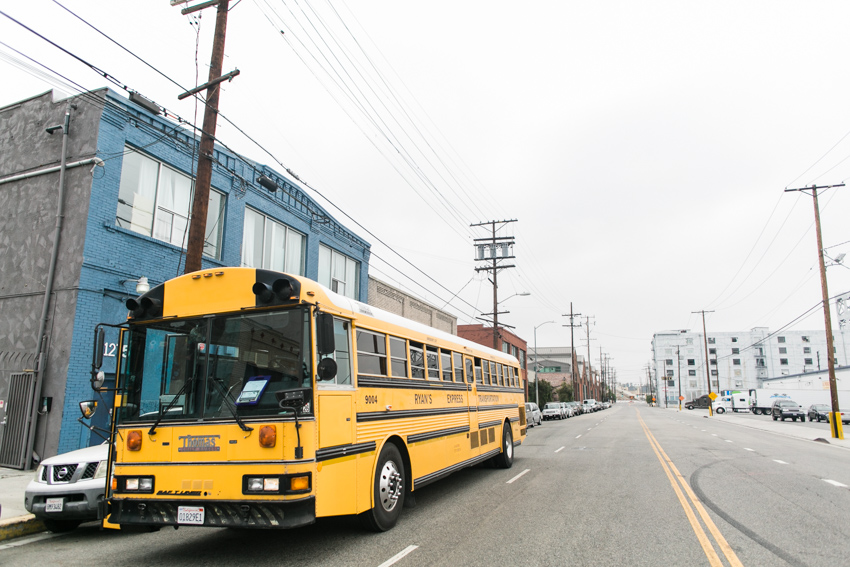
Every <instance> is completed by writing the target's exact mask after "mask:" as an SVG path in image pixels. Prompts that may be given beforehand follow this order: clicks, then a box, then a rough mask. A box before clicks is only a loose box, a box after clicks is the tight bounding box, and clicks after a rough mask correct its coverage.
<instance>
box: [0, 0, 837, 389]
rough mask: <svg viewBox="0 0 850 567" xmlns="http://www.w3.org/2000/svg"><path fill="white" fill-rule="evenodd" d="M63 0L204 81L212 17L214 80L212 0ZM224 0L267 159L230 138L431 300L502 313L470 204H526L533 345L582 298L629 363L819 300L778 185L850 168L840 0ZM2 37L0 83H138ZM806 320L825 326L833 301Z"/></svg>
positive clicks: (809, 258)
mask: <svg viewBox="0 0 850 567" xmlns="http://www.w3.org/2000/svg"><path fill="white" fill-rule="evenodd" d="M62 4H63V5H64V6H66V7H67V8H68V9H70V10H71V11H73V12H74V13H76V14H77V15H78V16H80V17H81V18H82V19H84V20H85V21H87V22H88V23H90V24H91V25H92V26H94V27H96V28H97V29H99V30H100V31H101V32H103V33H104V34H106V35H108V36H110V37H111V38H112V39H114V40H116V41H117V42H118V43H120V44H122V45H123V46H124V47H126V48H127V49H129V50H130V51H132V52H133V53H134V54H135V55H137V56H139V57H140V58H142V59H144V60H145V61H146V62H148V63H149V64H151V65H152V66H154V67H156V69H158V70H159V71H161V72H162V73H163V74H164V75H167V76H168V77H170V78H171V79H173V80H174V81H175V82H177V83H179V85H181V86H182V87H185V88H190V87H192V86H194V85H195V84H196V75H195V61H196V58H195V45H196V39H197V44H198V56H197V61H198V65H199V78H198V80H197V83H203V82H205V81H206V78H207V74H208V67H207V65H208V62H209V53H210V47H211V40H212V32H213V28H214V22H215V13H214V11H213V10H206V11H204V12H203V13H202V16H201V18H200V21H198V20H197V19H196V18H192V17H189V16H182V15H181V14H180V10H179V8H172V7H170V6H169V2H168V0H156V1H150V0H149V1H148V2H138V1H130V0H110V1H102V0H85V1H83V0H65V1H64V2H62ZM231 5H232V9H231V11H230V14H229V21H228V34H227V43H226V53H227V58H226V61H225V64H224V72H228V71H230V70H233V69H236V68H238V69H239V70H240V71H241V75H240V76H239V77H237V78H236V79H234V80H233V82H232V83H229V84H226V86H225V87H224V89H223V93H222V96H221V100H220V105H221V112H222V114H223V115H225V116H226V117H227V118H229V119H230V120H231V121H233V122H234V123H235V124H236V125H237V126H239V128H241V129H243V130H244V131H245V132H247V133H248V134H249V135H250V136H251V137H252V138H254V139H255V140H257V141H258V142H259V143H260V144H261V145H262V146H263V148H265V150H268V152H270V153H271V154H272V155H273V156H274V157H271V156H270V155H269V154H268V153H265V151H264V150H263V149H261V148H258V147H257V146H256V145H254V144H253V143H252V142H250V141H249V140H247V139H246V138H244V137H243V136H242V135H241V134H240V133H239V132H238V131H237V130H236V129H235V128H234V127H232V126H230V125H229V124H227V123H223V121H220V122H219V128H218V137H219V138H220V139H221V140H222V141H224V142H225V143H226V144H228V146H229V147H231V148H233V149H235V150H236V151H239V152H240V153H243V154H244V155H246V156H247V157H249V158H252V159H255V160H257V161H260V162H262V163H266V164H268V165H270V166H272V167H274V168H276V169H277V170H278V171H281V170H282V169H283V168H282V166H281V165H280V163H282V164H284V165H285V166H286V167H287V168H289V169H291V170H292V171H294V172H296V173H297V174H298V175H299V176H300V177H301V179H303V180H304V181H306V182H307V183H309V184H310V185H311V186H312V187H315V188H316V189H318V191H319V192H321V194H322V195H324V196H325V197H326V198H327V199H330V201H332V202H333V203H334V204H335V205H337V206H338V207H339V208H340V209H342V210H344V211H345V213H347V214H348V215H350V217H351V218H353V219H354V220H355V221H356V222H357V223H360V224H361V225H362V226H363V227H365V228H366V229H368V230H369V231H371V232H372V233H373V234H374V236H371V235H369V234H368V233H366V232H365V231H364V230H363V229H362V228H360V227H358V226H357V225H356V224H355V223H354V222H353V221H351V220H350V219H349V218H346V217H345V216H344V215H343V214H342V213H340V212H339V210H337V209H336V208H334V207H333V206H332V205H330V204H329V203H328V201H327V200H326V199H324V198H322V197H320V196H318V195H317V194H316V193H315V192H313V191H311V190H309V189H308V193H309V194H311V196H313V197H314V198H316V199H317V200H318V201H319V203H321V204H322V205H323V206H325V207H327V208H328V209H329V210H330V212H331V213H332V214H334V215H335V216H336V217H337V218H338V219H339V220H340V221H341V222H343V223H344V224H346V225H347V226H349V227H350V228H352V229H353V230H355V231H356V232H357V233H358V234H360V235H361V236H363V237H364V238H365V239H366V240H368V241H369V242H371V243H372V245H373V252H374V255H373V258H372V262H371V266H370V272H371V274H372V275H373V276H375V277H377V278H379V279H383V280H385V281H388V282H390V283H393V284H395V285H398V286H400V287H403V288H404V289H406V290H408V291H410V292H412V293H414V294H416V295H418V296H420V297H422V298H423V299H425V300H427V301H428V302H430V303H432V304H434V305H436V306H438V307H443V306H444V305H445V304H446V302H447V301H448V300H449V299H450V298H451V297H452V295H454V294H457V299H455V300H453V301H452V302H451V304H450V305H448V306H447V307H446V309H447V310H448V311H451V312H453V313H455V314H457V315H458V322H459V323H461V324H464V323H470V322H477V320H476V319H474V317H475V316H476V315H480V314H481V313H487V312H492V310H493V306H492V288H491V285H490V283H489V282H488V281H487V279H486V275H485V273H483V272H482V273H479V274H476V272H475V267H476V262H475V261H474V248H473V239H474V238H482V237H485V236H487V235H488V234H487V233H486V232H485V231H484V230H483V229H474V228H470V225H471V224H477V223H482V222H485V221H491V220H507V219H516V220H517V222H516V223H511V224H510V225H508V226H506V227H505V228H504V229H503V231H502V232H500V235H501V236H515V237H516V246H515V248H514V253H515V255H516V259H515V260H513V261H512V263H514V264H516V266H517V267H516V268H514V269H508V270H504V271H502V272H500V273H499V297H500V299H502V298H507V299H505V301H504V303H502V304H501V305H500V310H507V311H510V314H506V315H502V316H501V318H500V319H501V320H502V321H504V322H505V323H507V324H510V325H513V326H515V327H516V332H517V334H519V335H520V336H521V337H522V338H524V339H525V340H527V341H528V343H529V347H533V343H534V328H535V327H536V326H537V327H539V328H538V330H537V343H538V346H541V347H543V346H561V345H569V341H570V335H569V329H568V328H565V327H563V326H562V325H565V324H568V323H569V320H568V318H565V317H563V315H564V314H566V313H569V309H570V302H572V303H573V307H574V310H575V311H576V312H579V313H581V314H582V315H583V316H585V315H589V316H591V317H592V319H591V320H590V323H591V326H590V338H591V342H590V348H591V358H592V359H593V361H594V365H595V364H596V361H597V360H598V357H599V350H600V348H601V349H602V351H603V352H605V353H607V354H608V355H610V356H611V357H613V361H612V365H613V366H614V367H615V368H616V371H617V376H618V379H619V380H620V381H621V382H627V381H638V380H639V379H640V377H641V376H645V373H646V370H645V366H646V365H647V363H648V362H649V360H650V357H651V340H652V335H653V333H655V332H659V331H664V330H670V329H691V330H699V329H701V326H702V323H701V320H700V319H699V316H698V315H693V314H692V313H691V312H692V311H698V310H701V309H706V310H714V312H713V313H709V314H707V317H706V323H707V326H708V329H709V333H710V332H711V331H712V330H714V331H737V330H748V329H750V328H752V327H756V326H762V327H769V328H770V329H771V330H776V329H779V328H780V327H782V326H784V325H786V324H788V323H790V322H791V321H794V320H795V319H797V318H798V317H799V316H800V315H802V314H803V313H805V312H806V311H807V310H809V309H810V308H811V307H813V306H815V305H817V304H818V302H819V301H820V297H821V296H820V280H819V277H818V270H817V245H816V241H815V233H814V229H813V221H814V214H813V208H812V199H811V197H809V196H807V195H803V194H800V193H785V192H784V189H785V188H786V187H788V188H792V187H794V188H796V187H801V186H804V185H811V184H812V183H817V184H823V185H828V184H838V183H842V182H843V181H844V180H845V179H847V178H850V159H848V158H850V136H848V137H847V138H846V139H845V136H847V134H848V133H849V132H850V65H848V30H850V4H848V3H847V2H843V1H842V2H839V1H834V2H811V1H796V2H780V1H776V0H772V1H761V2H756V1H743V2H742V1H740V0H738V1H714V2H703V3H699V4H697V3H693V2H674V1H654V2H635V1H622V2H618V1H607V2H574V1H566V0H561V1H547V2H524V3H516V2H501V1H493V0H490V1H486V2H485V1H458V0H453V1H443V0H433V1H430V2H419V3H413V2H398V1H385V0H370V1H361V0H347V2H345V3H343V2H334V3H333V6H330V5H329V4H328V3H327V0H297V1H296V0H286V1H285V2H284V1H280V0H242V1H241V2H238V3H236V2H231ZM0 10H2V11H3V12H5V13H6V14H8V15H9V16H12V17H14V18H16V19H18V20H19V21H20V22H21V23H23V24H26V25H27V26H30V27H31V28H33V29H34V30H35V31H37V32H39V33H41V34H42V35H44V36H46V37H47V38H49V39H51V40H52V41H54V42H55V43H57V44H58V45H60V46H62V47H63V48H65V49H67V50H68V51H70V52H72V53H74V54H75V55H77V56H79V57H80V58H82V59H84V60H86V61H87V62H89V63H91V64H93V65H94V66H96V67H98V68H100V69H102V70H103V71H105V72H107V73H109V74H110V75H111V76H113V77H114V78H115V79H116V80H117V82H118V83H120V84H121V85H126V86H127V87H128V88H129V89H131V90H136V91H139V92H140V93H141V94H143V95H145V96H146V97H148V98H150V99H152V100H154V101H156V102H157V103H159V104H160V105H161V106H165V107H166V108H168V109H169V110H171V111H172V112H173V113H175V114H178V115H180V116H182V117H183V118H185V119H188V120H190V121H191V120H193V117H194V112H195V108H194V104H193V103H192V101H191V100H187V101H183V102H178V101H177V95H178V94H180V93H181V92H182V91H183V89H182V88H181V87H178V86H176V85H175V84H173V83H172V82H170V81H169V80H168V79H166V78H164V77H163V76H162V75H160V74H158V73H157V72H156V71H154V70H152V69H151V68H149V67H146V66H145V65H144V64H142V63H140V62H139V61H138V60H137V59H135V58H134V57H133V56H132V55H131V54H129V53H127V52H126V51H123V50H122V49H121V48H120V47H118V46H117V45H116V44H115V43H112V42H110V41H109V40H107V39H106V38H104V37H103V36H102V35H100V34H99V33H98V32H97V31H95V30H94V29H93V28H92V27H89V26H88V25H86V24H85V23H83V22H82V21H80V20H79V19H77V18H75V17H74V16H72V15H71V14H69V13H68V12H67V11H65V10H64V9H63V8H62V7H60V6H59V5H57V4H56V3H55V2H52V1H50V0H28V1H27V2H11V1H3V2H0ZM198 26H199V27H200V33H199V34H196V29H197V28H198ZM281 32H283V33H281ZM0 42H2V43H3V44H5V45H3V44H0V72H2V77H3V80H2V84H3V87H2V89H0V105H6V104H10V103H12V102H15V101H17V100H20V99H23V98H27V97H30V96H33V95H35V94H37V93H40V92H43V91H45V90H48V89H50V88H60V85H61V84H62V83H61V80H60V79H57V78H56V77H55V75H51V74H50V73H48V72H46V71H45V70H44V69H43V68H39V69H40V71H39V72H36V71H34V70H33V69H34V68H36V67H37V66H36V64H35V63H32V62H31V61H28V60H26V59H25V56H26V57H30V58H32V59H34V60H35V61H38V62H39V63H41V64H43V65H45V66H47V67H49V68H51V69H52V70H53V71H55V72H58V73H60V74H62V75H64V76H65V77H67V78H69V79H71V80H73V81H74V82H76V83H79V85H82V87H84V88H88V89H93V88H98V87H101V86H111V87H112V88H113V89H116V90H120V89H121V87H120V86H117V85H115V84H114V83H111V82H109V81H107V80H106V79H104V78H103V77H100V76H98V75H97V74H96V73H95V72H93V71H92V70H90V69H89V68H88V67H86V66H85V65H83V64H82V63H80V62H79V61H77V60H75V59H73V58H71V57H69V56H68V55H66V54H64V53H62V52H61V51H59V50H58V49H57V48H55V47H52V46H50V45H49V44H47V43H46V42H45V41H44V40H42V39H39V38H38V37H36V36H35V35H33V34H32V33H30V32H28V31H26V30H24V29H23V28H22V27H21V26H19V25H18V24H16V23H14V22H12V21H11V20H9V19H8V18H6V17H2V16H0ZM14 50H17V51H19V52H20V53H16V52H15V51H14ZM22 54H23V55H22ZM28 67H32V68H28ZM47 76H50V77H52V78H50V79H48V78H46V77H47ZM63 90H64V91H65V92H67V93H68V94H70V93H73V92H74V90H73V87H64V89H63ZM201 113H202V110H199V114H198V124H200V122H201V116H202V114H201ZM844 160H847V161H844ZM276 161H277V162H280V163H276ZM848 205H850V188H839V189H831V190H829V191H826V192H825V193H822V194H821V219H822V223H823V233H824V245H825V247H829V248H828V250H827V254H829V255H831V256H832V257H835V256H836V255H838V254H840V253H842V252H850V244H847V241H850V224H848V222H847V216H848V211H850V207H848ZM375 237H377V238H380V239H381V240H382V241H383V242H385V243H386V244H387V245H389V247H391V248H392V250H389V249H388V248H387V247H385V246H384V245H382V244H380V243H379V242H378V241H377V239H376V238H375ZM393 251H394V252H396V253H399V254H401V255H402V256H404V258H406V260H408V261H409V262H411V263H412V264H414V265H416V266H417V267H419V268H421V270H423V271H424V272H426V273H427V274H428V275H429V276H431V277H433V279H434V280H436V281H437V282H439V284H440V285H438V284H437V283H434V282H433V281H431V280H429V279H427V278H426V277H425V276H424V275H422V274H421V273H418V272H416V271H415V270H414V269H413V268H411V267H410V265H409V264H407V263H406V262H405V260H402V259H401V258H399V257H398V256H397V255H395V253H394V252H393ZM394 268H397V269H399V270H401V271H402V272H404V273H405V274H407V275H408V276H410V278H412V279H410V278H406V277H404V276H402V275H400V274H399V272H398V271H396V270H395V269H394ZM828 276H829V286H830V295H833V296H835V295H837V294H839V293H841V292H848V291H850V271H848V268H847V267H845V266H835V267H831V268H829V270H828ZM417 282H418V283H417ZM418 284H421V286H420V285H418ZM422 286H424V287H422ZM440 286H443V287H440ZM447 290H448V291H447ZM521 292H529V293H531V295H530V296H527V297H523V296H515V297H510V296H511V295H513V294H517V293H521ZM547 321H555V323H554V324H551V323H549V324H545V325H543V326H541V325H542V324H544V323H546V322H547ZM835 326H836V327H837V322H836V323H835ZM791 328H794V329H798V330H803V329H805V330H823V315H822V311H820V310H815V311H814V312H813V314H812V315H810V316H808V317H807V318H803V319H801V320H799V321H798V322H797V323H796V324H795V325H794V326H793V327H791ZM584 338H585V331H584V330H583V329H582V330H578V329H577V334H576V340H577V346H578V347H579V348H581V349H582V352H586V348H587V343H586V341H585V340H584ZM579 339H581V340H579Z"/></svg>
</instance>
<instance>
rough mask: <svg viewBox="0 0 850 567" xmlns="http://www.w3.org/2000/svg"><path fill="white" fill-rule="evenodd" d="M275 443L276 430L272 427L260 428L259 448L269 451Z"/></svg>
mask: <svg viewBox="0 0 850 567" xmlns="http://www.w3.org/2000/svg"><path fill="white" fill-rule="evenodd" d="M275 443H277V429H276V428H275V426H274V425H264V426H262V427H261V428H260V447H266V448H269V449H271V448H272V447H274V446H275Z"/></svg>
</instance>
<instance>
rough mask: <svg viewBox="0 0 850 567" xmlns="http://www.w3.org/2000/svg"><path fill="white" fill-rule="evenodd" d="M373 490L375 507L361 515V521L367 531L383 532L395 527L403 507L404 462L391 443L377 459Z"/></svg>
mask: <svg viewBox="0 0 850 567" xmlns="http://www.w3.org/2000/svg"><path fill="white" fill-rule="evenodd" d="M373 490H374V501H375V505H374V507H373V508H372V509H371V510H368V511H366V512H364V513H363V521H364V523H365V525H366V527H367V528H368V529H370V530H372V531H375V532H385V531H387V530H389V529H391V528H392V527H393V526H395V524H396V522H397V521H398V517H399V515H400V514H401V508H402V506H403V505H404V461H403V460H402V458H401V453H399V451H398V448H397V447H396V446H395V445H393V444H392V443H387V444H386V445H385V446H384V448H383V449H382V450H381V455H380V457H378V466H377V468H376V469H375V486H374V488H373Z"/></svg>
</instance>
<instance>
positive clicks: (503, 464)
mask: <svg viewBox="0 0 850 567" xmlns="http://www.w3.org/2000/svg"><path fill="white" fill-rule="evenodd" d="M493 464H494V465H496V468H497V469H509V468H511V465H513V464H514V434H513V431H511V424H510V423H507V422H505V424H504V425H503V426H502V452H501V453H499V454H498V455H496V456H495V457H493Z"/></svg>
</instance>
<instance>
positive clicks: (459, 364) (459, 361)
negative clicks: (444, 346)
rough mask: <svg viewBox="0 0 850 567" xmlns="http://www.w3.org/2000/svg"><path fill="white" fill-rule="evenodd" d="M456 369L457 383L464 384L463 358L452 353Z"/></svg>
mask: <svg viewBox="0 0 850 567" xmlns="http://www.w3.org/2000/svg"><path fill="white" fill-rule="evenodd" d="M452 362H453V363H454V368H455V382H463V357H462V356H461V355H460V353H458V352H453V353H452Z"/></svg>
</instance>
